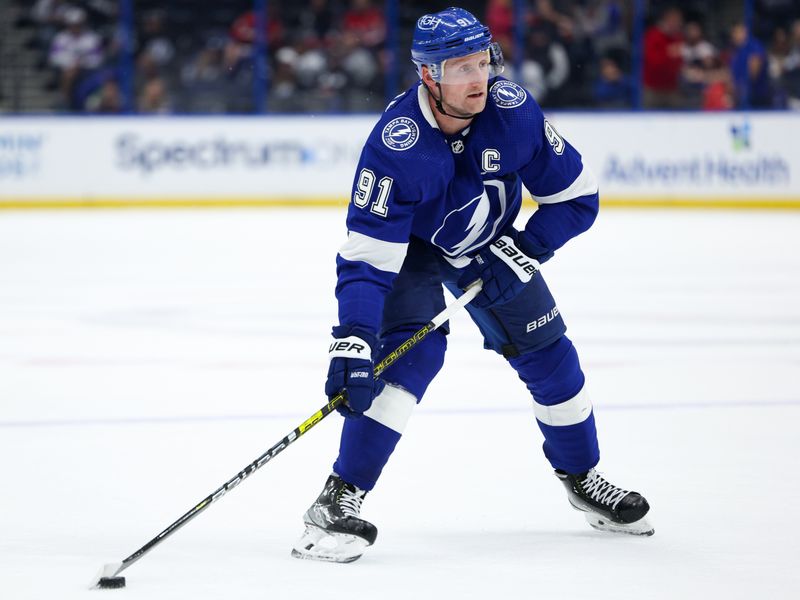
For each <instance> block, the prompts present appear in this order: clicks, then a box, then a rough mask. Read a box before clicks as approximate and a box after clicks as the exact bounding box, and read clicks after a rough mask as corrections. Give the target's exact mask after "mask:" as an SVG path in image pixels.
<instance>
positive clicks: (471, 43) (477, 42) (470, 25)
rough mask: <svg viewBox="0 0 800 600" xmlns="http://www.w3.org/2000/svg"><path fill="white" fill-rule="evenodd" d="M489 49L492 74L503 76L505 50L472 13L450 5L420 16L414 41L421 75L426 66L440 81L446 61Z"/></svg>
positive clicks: (418, 69)
mask: <svg viewBox="0 0 800 600" xmlns="http://www.w3.org/2000/svg"><path fill="white" fill-rule="evenodd" d="M487 50H488V52H489V61H490V69H491V71H490V73H491V75H492V76H494V75H499V74H500V73H502V72H503V52H502V51H501V50H500V46H499V45H498V44H497V43H496V42H492V34H491V33H490V32H489V28H488V27H486V25H484V24H483V23H481V22H480V21H478V19H477V18H475V15H473V14H472V13H471V12H469V11H467V10H464V9H463V8H456V7H450V8H446V9H445V10H442V11H439V12H437V13H433V14H429V15H423V16H422V17H420V18H419V20H418V21H417V26H416V27H415V29H414V39H413V41H412V42H411V60H412V61H413V62H414V64H415V65H417V72H418V73H419V74H420V76H422V67H423V65H424V66H427V67H428V70H429V71H430V74H431V78H433V80H434V81H437V82H439V81H441V79H442V75H443V72H444V69H443V65H444V62H445V61H446V60H448V59H450V58H458V57H460V56H467V55H469V54H474V53H476V52H483V51H487Z"/></svg>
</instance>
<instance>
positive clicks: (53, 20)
mask: <svg viewBox="0 0 800 600" xmlns="http://www.w3.org/2000/svg"><path fill="white" fill-rule="evenodd" d="M70 8H73V7H72V6H71V5H70V4H67V1H66V0H36V3H35V4H34V5H33V6H32V7H31V10H30V15H29V17H30V20H31V22H32V23H33V24H34V25H35V26H36V33H35V34H34V38H33V40H31V42H30V44H29V47H37V48H41V49H42V50H45V51H46V50H48V49H49V48H50V45H51V44H52V42H53V38H54V37H55V35H56V34H57V33H58V32H59V31H60V30H61V28H62V27H63V26H64V13H65V12H66V11H68V10H69V9H70Z"/></svg>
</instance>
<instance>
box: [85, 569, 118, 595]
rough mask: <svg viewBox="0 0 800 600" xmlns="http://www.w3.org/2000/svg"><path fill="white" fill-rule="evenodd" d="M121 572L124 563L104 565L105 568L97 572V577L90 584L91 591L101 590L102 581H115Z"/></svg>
mask: <svg viewBox="0 0 800 600" xmlns="http://www.w3.org/2000/svg"><path fill="white" fill-rule="evenodd" d="M121 570H122V563H108V564H106V565H103V567H102V568H101V569H100V570H99V571H98V572H97V575H95V576H94V578H93V579H92V581H91V583H89V589H90V590H94V589H99V588H100V587H101V585H100V580H101V579H113V578H114V577H115V576H116V575H117V573H119V572H120V571H121Z"/></svg>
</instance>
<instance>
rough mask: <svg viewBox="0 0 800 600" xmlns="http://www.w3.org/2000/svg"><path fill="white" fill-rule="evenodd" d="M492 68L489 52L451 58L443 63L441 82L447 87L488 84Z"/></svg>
mask: <svg viewBox="0 0 800 600" xmlns="http://www.w3.org/2000/svg"><path fill="white" fill-rule="evenodd" d="M491 67H492V63H491V57H490V55H489V51H488V50H484V51H483V52H476V53H475V54H469V55H467V56H459V57H458V58H451V59H448V60H446V61H444V62H443V63H442V67H441V68H442V73H441V78H440V79H439V82H440V83H443V84H445V85H465V84H468V83H486V82H487V81H488V80H489V76H490V74H491V72H492V68H491Z"/></svg>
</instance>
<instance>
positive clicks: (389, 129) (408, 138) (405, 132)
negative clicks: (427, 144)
mask: <svg viewBox="0 0 800 600" xmlns="http://www.w3.org/2000/svg"><path fill="white" fill-rule="evenodd" d="M381 138H382V139H383V144H384V145H385V146H386V147H387V148H389V149H390V150H396V151H398V152H400V151H402V150H408V149H409V148H411V147H412V146H413V145H414V144H416V143H417V139H419V127H417V124H416V123H415V122H414V121H413V119H409V118H408V117H397V118H396V119H392V120H391V121H389V122H388V123H387V124H386V127H384V128H383V133H382V134H381Z"/></svg>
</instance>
